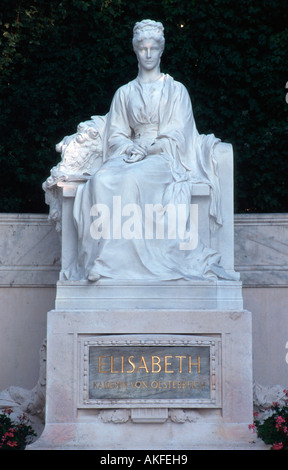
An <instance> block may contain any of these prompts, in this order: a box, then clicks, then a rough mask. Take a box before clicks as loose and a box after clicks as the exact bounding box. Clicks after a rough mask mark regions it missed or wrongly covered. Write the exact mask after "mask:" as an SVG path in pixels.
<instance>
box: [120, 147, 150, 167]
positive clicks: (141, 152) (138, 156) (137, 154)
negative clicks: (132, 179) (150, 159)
mask: <svg viewBox="0 0 288 470" xmlns="http://www.w3.org/2000/svg"><path fill="white" fill-rule="evenodd" d="M146 155H147V148H146V147H143V146H142V145H139V144H135V145H134V146H133V148H132V149H131V150H130V152H129V154H128V155H127V157H125V158H123V160H124V162H126V163H135V162H139V161H141V160H143V159H144V158H145V157H146Z"/></svg>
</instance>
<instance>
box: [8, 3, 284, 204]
mask: <svg viewBox="0 0 288 470" xmlns="http://www.w3.org/2000/svg"><path fill="white" fill-rule="evenodd" d="M145 18H151V19H155V20H160V21H162V22H163V24H164V26H165V32H166V34H165V35H166V49H165V54H164V56H163V59H162V70H163V71H164V72H167V73H169V74H170V75H172V76H174V78H176V79H178V80H180V81H181V82H182V83H184V84H185V85H186V86H187V88H188V90H189V92H190V95H191V98H192V102H193V107H194V114H195V119H196V122H197V126H198V129H199V131H200V132H201V133H210V132H213V133H215V134H216V135H217V136H218V137H220V138H221V139H222V140H224V141H226V142H231V143H232V144H233V146H234V152H235V206H236V211H238V212H243V211H257V212H286V211H288V207H287V206H288V204H287V203H288V158H287V157H288V150H287V129H288V124H287V116H288V104H287V102H286V100H285V95H286V93H287V91H288V90H286V89H285V87H286V83H287V82H288V70H287V44H288V9H287V0H278V1H272V0H261V1H260V0H238V1H233V0H215V1H211V0H186V1H184V0H154V1H150V0H140V1H136V2H133V1H131V0H86V1H84V0H62V1H60V0H51V1H47V0H17V1H15V0H2V1H1V12H0V20H1V38H0V41H1V42H0V46H1V56H0V71H1V76H0V84H1V88H0V99H1V112H0V168H1V175H2V177H1V187H0V211H2V212H46V211H47V207H46V206H45V203H44V194H43V191H42V189H41V184H42V182H43V181H44V180H45V179H46V178H47V176H48V175H49V171H50V168H51V167H52V166H54V165H55V164H56V163H57V162H58V161H59V154H57V153H56V151H55V144H56V143H57V142H58V141H60V140H61V138H62V137H64V136H65V135H69V134H72V133H74V132H75V129H76V125H77V124H78V123H79V122H80V121H83V120H86V119H89V118H90V116H91V115H95V114H104V113H106V112H107V111H108V109H109V105H110V102H111V98H112V95H113V93H114V92H115V90H116V89H117V88H118V87H119V86H120V85H122V84H124V83H126V82H127V81H128V80H131V79H133V78H134V77H135V75H136V72H137V63H136V59H135V56H134V53H133V51H132V46H131V36H132V28H133V25H134V23H135V22H136V21H139V20H141V19H145Z"/></svg>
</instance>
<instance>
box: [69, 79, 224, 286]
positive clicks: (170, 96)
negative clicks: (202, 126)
mask: <svg viewBox="0 0 288 470" xmlns="http://www.w3.org/2000/svg"><path fill="white" fill-rule="evenodd" d="M134 141H135V142H137V143H140V144H141V145H146V146H151V144H152V143H153V142H155V143H157V144H158V145H157V146H156V145H155V149H156V148H157V152H155V154H154V152H152V153H150V154H149V155H147V156H146V157H145V158H144V159H143V160H141V161H138V162H135V163H126V162H125V161H124V159H125V158H127V152H128V149H129V148H130V147H131V144H132V143H133V142H134ZM217 142H218V139H216V138H215V137H214V135H209V136H203V135H199V134H198V132H197V130H196V126H195V122H194V118H193V112H192V106H191V102H190V98H189V95H188V92H187V90H186V88H185V87H184V86H183V85H182V84H180V83H179V82H177V81H175V80H173V78H172V77H170V76H169V75H164V74H162V75H161V77H160V78H159V79H158V80H156V81H154V82H152V83H141V81H140V80H139V79H138V78H137V79H135V80H133V81H132V82H129V83H128V84H126V85H124V86H122V87H121V88H120V89H119V90H118V91H117V92H116V93H115V95H114V98H113V101H112V104H111V108H110V111H109V113H108V117H107V122H106V130H105V135H104V142H103V165H102V166H101V168H100V169H99V170H98V171H97V172H96V173H95V175H94V176H93V177H92V178H91V179H90V180H88V181H87V182H86V183H85V184H84V185H81V186H79V187H78V190H77V194H76V198H75V203H74V213H73V214H74V222H75V225H76V229H77V233H78V259H77V260H75V262H74V263H73V265H72V266H70V268H69V269H68V270H67V272H66V276H67V278H69V279H87V278H88V275H89V273H90V272H91V269H92V268H93V271H96V272H97V273H98V274H99V275H100V276H101V277H104V278H110V279H118V280H127V279H130V280H131V279H134V280H163V281H164V280H175V279H188V280H193V279H211V278H212V279H213V278H214V279H215V278H217V277H218V278H227V277H229V276H228V275H227V274H226V273H225V271H224V270H223V269H222V268H221V265H220V256H219V255H218V254H217V253H215V251H213V250H211V249H210V248H208V247H206V246H204V245H203V244H202V242H201V240H198V239H197V236H196V238H195V235H197V234H196V232H195V230H194V232H193V230H192V229H193V227H194V225H193V223H194V222H195V221H194V222H193V223H192V221H191V224H190V210H189V208H190V204H191V203H193V199H192V200H191V188H192V184H197V183H207V184H209V186H210V190H211V203H210V217H211V224H214V226H217V225H219V226H220V225H221V214H220V209H219V207H220V202H219V201H220V199H219V198H220V194H219V182H218V177H217V169H216V166H215V165H216V163H215V161H214V160H213V147H214V145H215V143H217ZM159 144H160V150H159ZM167 205H168V206H167ZM165 207H166V209H167V207H170V208H171V211H172V212H169V211H167V210H166V211H165V209H164V210H163V208H165ZM179 207H181V208H182V209H183V208H186V212H185V211H184V212H185V229H186V232H185V231H184V232H185V233H184V234H183V230H182V232H181V233H180V234H179V230H178V229H177V227H176V226H178V225H177V224H179V226H180V222H181V227H182V229H183V210H182V212H181V221H180V222H179V217H180V215H179V214H180V212H178V210H177V208H179ZM151 208H153V210H151ZM148 209H149V210H148ZM173 211H174V212H173ZM169 214H170V215H169ZM171 214H172V215H171ZM175 214H176V219H175ZM175 220H176V226H175ZM157 223H158V225H157ZM161 224H162V225H161ZM156 227H158V229H159V232H157V233H156ZM195 227H196V229H197V223H196V226H195ZM189 230H190V231H189ZM192 232H193V233H194V235H193V236H194V239H193V240H194V242H193V243H192V245H193V246H192V245H191V243H190V245H189V243H188V245H184V246H190V248H189V249H183V242H185V241H186V242H187V240H188V242H189V241H190V242H191V239H192V235H191V234H192ZM182 234H183V236H182ZM185 236H186V238H185ZM183 237H184V238H183ZM187 237H188V238H187ZM195 240H196V242H195ZM181 243H182V245H181ZM181 247H182V248H181ZM191 247H192V248H191Z"/></svg>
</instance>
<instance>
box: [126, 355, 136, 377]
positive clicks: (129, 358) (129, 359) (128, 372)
mask: <svg viewBox="0 0 288 470" xmlns="http://www.w3.org/2000/svg"><path fill="white" fill-rule="evenodd" d="M133 357H134V356H129V357H128V362H129V364H130V365H131V366H132V370H127V374H132V372H134V370H135V364H134V362H132V361H131V359H132V358H133Z"/></svg>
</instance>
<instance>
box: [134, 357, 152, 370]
mask: <svg viewBox="0 0 288 470" xmlns="http://www.w3.org/2000/svg"><path fill="white" fill-rule="evenodd" d="M142 362H143V366H141V363H142ZM139 369H145V371H146V373H147V374H148V373H149V370H148V368H147V365H146V362H145V359H144V356H141V359H140V364H139V367H138V369H137V372H139Z"/></svg>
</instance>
